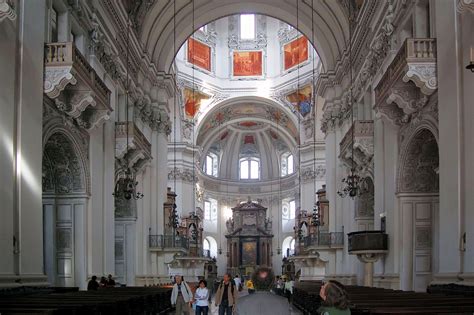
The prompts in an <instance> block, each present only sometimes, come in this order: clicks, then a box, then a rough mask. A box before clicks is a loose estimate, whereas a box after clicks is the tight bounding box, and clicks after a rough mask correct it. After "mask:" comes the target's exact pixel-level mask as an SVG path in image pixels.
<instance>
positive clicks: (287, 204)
mask: <svg viewBox="0 0 474 315" xmlns="http://www.w3.org/2000/svg"><path fill="white" fill-rule="evenodd" d="M295 216H296V202H295V201H294V200H288V199H286V200H283V201H282V211H281V217H282V219H283V220H294V219H295Z"/></svg>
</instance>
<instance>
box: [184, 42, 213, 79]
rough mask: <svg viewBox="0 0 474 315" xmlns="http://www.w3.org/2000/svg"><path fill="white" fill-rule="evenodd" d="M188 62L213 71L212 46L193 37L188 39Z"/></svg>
mask: <svg viewBox="0 0 474 315" xmlns="http://www.w3.org/2000/svg"><path fill="white" fill-rule="evenodd" d="M188 62H190V63H192V64H193V65H195V66H198V67H199V68H202V69H204V70H207V71H209V72H210V71H211V47H210V46H208V45H206V44H203V43H201V42H199V41H197V40H195V39H193V38H190V39H188Z"/></svg>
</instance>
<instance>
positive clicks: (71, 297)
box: [0, 287, 171, 315]
mask: <svg viewBox="0 0 474 315" xmlns="http://www.w3.org/2000/svg"><path fill="white" fill-rule="evenodd" d="M170 297H171V287H119V288H104V289H99V290H97V291H79V290H78V289H77V288H42V289H37V288H36V289H35V288H22V289H20V290H13V291H3V292H0V314H2V315H5V314H65V315H67V314H70V315H76V314H103V315H108V314H167V313H168V312H169V311H170V309H171V303H170Z"/></svg>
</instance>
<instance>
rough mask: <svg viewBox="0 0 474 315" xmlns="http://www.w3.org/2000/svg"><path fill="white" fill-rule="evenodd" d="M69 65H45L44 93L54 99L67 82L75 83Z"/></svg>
mask: <svg viewBox="0 0 474 315" xmlns="http://www.w3.org/2000/svg"><path fill="white" fill-rule="evenodd" d="M71 69H72V67H71V66H66V67H54V68H53V67H46V68H45V70H44V93H46V95H48V96H49V97H50V98H52V99H54V98H56V97H58V96H59V94H61V92H62V91H63V90H64V89H65V88H66V86H67V85H68V84H72V85H75V84H76V83H77V80H76V78H75V77H74V76H73V75H72V74H71Z"/></svg>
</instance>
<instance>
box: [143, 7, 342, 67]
mask: <svg viewBox="0 0 474 315" xmlns="http://www.w3.org/2000/svg"><path fill="white" fill-rule="evenodd" d="M174 10H175V8H174V7H173V2H171V1H170V2H167V3H164V2H163V3H161V2H159V1H158V3H157V4H156V5H154V6H152V7H151V8H150V9H149V11H148V13H147V14H146V16H145V17H144V20H143V23H142V24H141V28H140V34H139V36H140V41H141V42H142V44H143V45H144V46H145V47H146V50H147V51H148V52H149V53H150V55H151V59H152V61H153V63H154V64H155V65H156V68H157V70H158V71H164V72H168V70H169V69H170V65H171V64H172V61H173V59H174V56H175V55H176V52H177V50H178V49H179V48H180V47H181V45H182V44H183V43H184V42H185V41H186V39H187V38H188V37H189V36H190V35H191V34H192V33H193V32H194V30H193V24H194V28H195V29H198V28H199V27H201V26H203V25H206V24H208V23H210V22H212V21H214V20H217V19H219V18H223V17H226V16H229V15H234V14H239V13H243V12H252V13H255V14H261V15H266V16H271V17H274V18H276V19H279V20H281V21H283V22H285V23H287V24H290V25H293V26H295V27H296V26H298V28H299V31H300V32H301V33H303V34H304V35H305V36H306V37H308V39H310V41H311V42H312V44H313V46H314V47H315V49H316V51H317V52H318V54H319V55H320V57H321V61H322V63H323V66H324V68H325V69H326V70H334V69H335V68H336V65H337V64H338V61H339V60H340V58H341V56H342V55H343V51H344V49H345V43H346V41H347V38H348V33H349V26H348V25H349V22H348V18H347V14H348V12H347V10H346V9H345V8H344V7H343V4H341V3H340V2H339V1H314V7H313V11H314V21H313V22H314V40H313V38H312V23H311V22H312V20H311V2H306V1H300V2H299V13H298V14H297V13H296V6H295V3H293V2H287V1H284V0H272V1H259V2H255V1H237V0H226V1H219V3H216V2H213V1H206V2H203V3H201V4H198V5H197V6H195V7H194V12H193V2H192V1H189V2H187V3H185V4H184V5H179V3H178V5H177V6H176V21H174V20H173V14H174ZM193 18H194V23H190V21H192V20H193ZM174 24H176V25H174ZM174 26H176V27H174ZM175 38H176V39H175ZM175 42H176V45H174V43H175ZM173 46H174V47H173ZM173 48H174V50H173Z"/></svg>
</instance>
